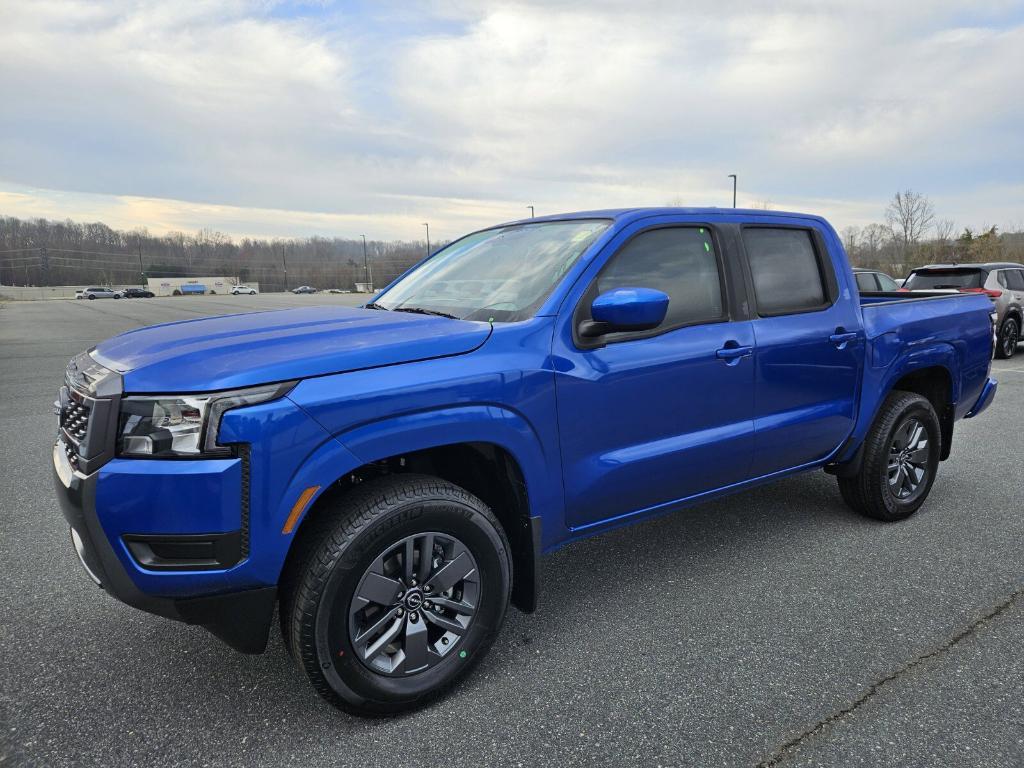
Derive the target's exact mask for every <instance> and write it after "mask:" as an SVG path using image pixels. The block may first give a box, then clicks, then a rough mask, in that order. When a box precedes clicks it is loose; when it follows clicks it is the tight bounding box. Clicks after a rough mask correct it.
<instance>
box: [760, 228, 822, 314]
mask: <svg viewBox="0 0 1024 768" xmlns="http://www.w3.org/2000/svg"><path fill="white" fill-rule="evenodd" d="M743 244H744V245H745V246H746V251H747V259H748V261H749V262H750V274H751V277H753V279H754V296H755V297H756V299H757V310H758V312H759V313H760V314H762V315H785V314H790V313H794V312H806V311H809V310H814V309H822V308H824V307H825V306H827V304H828V298H827V291H826V290H825V281H824V279H823V275H822V264H821V263H819V261H818V255H817V253H816V251H815V249H814V242H813V241H812V240H811V233H810V232H808V231H807V230H805V229H781V228H771V227H745V228H744V229H743Z"/></svg>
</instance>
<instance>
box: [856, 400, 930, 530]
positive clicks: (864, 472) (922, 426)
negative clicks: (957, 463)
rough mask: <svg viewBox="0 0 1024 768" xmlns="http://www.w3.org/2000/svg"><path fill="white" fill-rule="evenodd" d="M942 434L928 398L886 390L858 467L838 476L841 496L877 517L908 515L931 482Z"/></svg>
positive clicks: (857, 509) (887, 517)
mask: <svg viewBox="0 0 1024 768" xmlns="http://www.w3.org/2000/svg"><path fill="white" fill-rule="evenodd" d="M941 439H942V438H941V432H940V428H939V419H938V417H937V416H936V415H935V409H934V408H932V404H931V403H930V402H929V401H928V400H926V399H925V398H923V397H921V396H920V395H917V394H914V393H912V392H899V391H896V392H890V393H889V396H888V397H887V398H886V399H885V402H884V403H883V404H882V407H881V409H880V410H879V413H878V416H877V417H876V418H875V422H874V424H872V425H871V430H870V431H869V432H868V434H867V437H865V439H864V447H863V452H864V455H863V460H862V463H861V468H860V472H859V473H858V474H857V475H855V476H853V477H839V478H837V479H838V480H839V491H840V493H841V494H842V497H843V500H844V501H845V502H846V503H847V504H848V505H849V506H850V507H851V508H852V509H854V510H855V511H857V512H860V513H861V514H862V515H866V516H868V517H873V518H875V519H876V520H884V521H885V522H893V521H896V520H903V519H905V518H907V517H910V516H911V515H912V514H914V513H915V512H916V511H917V510H918V509H919V508H920V506H921V505H922V504H924V501H925V499H926V498H928V494H929V493H930V492H931V488H932V484H933V483H934V482H935V474H936V472H937V471H938V468H939V453H940V444H941Z"/></svg>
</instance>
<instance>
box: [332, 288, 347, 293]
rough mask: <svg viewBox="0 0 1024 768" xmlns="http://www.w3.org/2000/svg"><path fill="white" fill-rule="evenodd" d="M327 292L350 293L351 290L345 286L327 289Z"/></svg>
mask: <svg viewBox="0 0 1024 768" xmlns="http://www.w3.org/2000/svg"><path fill="white" fill-rule="evenodd" d="M327 292H328V293H352V291H350V290H347V289H345V288H331V289H329V290H328V291H327Z"/></svg>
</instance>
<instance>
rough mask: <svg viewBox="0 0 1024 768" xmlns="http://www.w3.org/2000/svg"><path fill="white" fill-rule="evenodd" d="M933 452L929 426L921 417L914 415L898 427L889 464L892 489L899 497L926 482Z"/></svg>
mask: <svg viewBox="0 0 1024 768" xmlns="http://www.w3.org/2000/svg"><path fill="white" fill-rule="evenodd" d="M930 453H931V446H930V445H929V441H928V430H926V429H925V427H924V424H922V423H921V422H920V421H919V420H918V419H916V418H913V417H911V418H909V419H907V420H906V421H904V422H903V423H902V424H900V425H899V426H898V427H897V428H896V431H895V433H894V434H893V438H892V444H891V445H890V447H889V463H888V467H887V474H888V479H889V489H890V490H891V491H892V493H893V495H894V496H895V497H896V498H898V499H900V500H901V501H905V500H906V499H909V498H910V497H911V496H914V495H915V494H916V493H917V492H918V490H919V489H920V488H921V487H922V486H923V484H924V480H925V478H926V477H927V475H928V458H929V455H930Z"/></svg>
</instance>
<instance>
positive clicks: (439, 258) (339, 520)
mask: <svg viewBox="0 0 1024 768" xmlns="http://www.w3.org/2000/svg"><path fill="white" fill-rule="evenodd" d="M992 312H993V307H992V303H991V301H990V300H989V298H988V297H987V296H984V295H978V294H962V295H949V294H941V295H937V296H930V295H927V294H920V293H896V292H894V293H877V294H859V293H858V291H857V287H856V283H855V281H854V276H853V273H852V271H851V268H850V265H849V264H848V263H847V260H846V256H845V253H844V251H843V249H842V246H841V244H840V241H839V238H838V237H837V236H836V233H835V232H834V231H833V229H832V227H831V226H829V224H828V223H827V222H826V221H824V220H823V219H821V218H819V217H816V216H809V215H802V214H791V213H776V212H765V211H743V210H731V209H725V210H723V209H657V208H654V209H650V208H643V209H630V210H609V211H592V212H586V213H577V214H570V215H564V216H552V217H548V218H538V219H530V220H528V221H523V222H516V223H511V224H505V225H501V226H497V227H493V228H490V229H485V230H483V231H480V232H475V233H473V234H470V235H467V236H466V237H464V238H462V239H460V240H457V241H455V242H453V243H452V244H451V245H448V246H447V247H445V248H444V249H442V250H440V251H439V252H437V253H435V254H433V255H432V256H430V257H429V258H427V259H425V260H424V261H423V262H421V263H420V264H418V265H416V266H415V267H413V268H412V269H410V270H409V271H408V272H407V273H406V274H404V275H402V276H401V277H399V278H398V279H397V280H396V281H395V282H394V283H392V284H391V285H390V286H388V287H387V288H386V289H385V290H384V291H383V292H381V293H380V294H379V295H378V296H376V297H375V298H374V299H373V301H372V302H370V303H369V304H367V305H365V307H361V308H339V307H333V306H309V307H304V308H297V309H289V310H283V311H274V312H250V313H245V314H237V315H230V316H226V317H216V318H207V319H201V320H189V321H185V322H177V323H169V324H166V325H159V326H154V327H151V328H142V329H139V330H134V331H130V332H128V333H125V334H122V335H120V336H117V337H115V338H113V339H109V340H107V341H104V342H103V343H101V344H99V345H97V346H96V347H95V348H93V349H91V350H89V351H88V352H83V353H82V354H80V355H79V356H77V357H76V358H74V359H73V360H72V361H71V362H70V363H69V365H68V368H67V373H66V380H65V382H64V385H63V386H62V387H61V389H60V396H59V401H58V403H57V404H56V407H57V410H58V412H59V417H58V418H59V430H58V437H57V441H56V444H55V446H54V449H53V464H54V474H55V485H56V489H57V494H58V496H59V499H60V504H61V507H62V510H63V513H64V515H65V517H66V518H67V521H68V523H69V525H70V528H71V538H72V540H73V543H74V546H75V548H76V550H77V552H78V555H79V557H80V559H81V561H82V563H83V565H84V566H85V569H86V571H87V572H88V573H89V575H90V576H91V578H92V579H93V580H94V581H96V583H98V584H99V585H100V586H102V587H103V589H104V590H106V591H107V592H109V593H110V594H112V595H114V596H115V597H117V598H118V599H120V600H122V601H124V602H126V603H128V604H129V605H133V606H135V607H138V608H141V609H143V610H146V611H150V612H152V613H155V614H159V615H161V616H166V617H170V618H173V619H178V620H181V621H185V622H188V623H192V624H199V625H203V626H205V627H207V628H208V629H209V630H211V631H212V632H213V633H214V634H216V635H217V636H218V637H220V638H221V639H223V640H224V641H226V642H227V643H228V644H230V645H231V646H232V647H234V648H236V649H238V650H239V651H243V652H247V653H259V652H262V651H263V650H264V648H265V647H266V644H267V640H268V635H269V631H270V628H271V623H272V617H273V615H274V611H275V608H277V609H278V612H279V617H280V624H281V630H282V633H283V636H284V642H285V645H286V646H287V647H288V649H289V651H290V653H291V654H292V656H293V657H294V658H295V660H296V661H297V662H298V665H299V666H300V667H301V668H302V669H303V670H304V671H305V673H306V675H308V677H309V679H310V681H311V682H312V684H313V686H314V687H315V689H316V690H317V691H318V692H319V693H320V694H322V695H323V696H324V697H325V698H326V699H328V700H329V701H331V702H332V703H334V704H335V705H336V706H338V707H341V708H342V709H345V710H347V711H349V712H354V713H358V714H367V715H373V714H386V713H392V712H397V711H401V710H404V709H409V708H412V707H415V706H419V705H422V704H424V703H425V702H427V701H429V700H431V699H432V698H434V697H436V696H437V695H439V694H440V693H441V692H443V691H445V690H446V689H448V688H449V687H450V686H452V685H453V684H454V683H455V682H456V681H457V680H459V679H460V678H461V677H462V676H463V675H465V674H466V673H467V671H468V670H469V669H471V668H472V666H473V665H474V663H475V662H477V661H478V660H479V659H480V658H481V657H482V656H483V655H484V653H485V652H486V651H487V649H488V647H489V646H490V645H491V643H492V641H493V640H494V638H495V635H496V633H497V632H498V631H499V628H500V627H501V625H502V621H503V619H504V617H505V613H506V609H507V607H508V606H509V604H510V603H511V604H513V605H515V606H517V607H518V608H520V609H521V610H523V611H527V612H530V611H533V610H534V609H535V607H536V604H537V593H538V589H539V585H538V583H537V582H538V576H537V574H538V560H539V558H540V556H541V555H542V554H543V553H545V552H550V551H551V550H554V549H556V548H558V547H560V546H562V545H563V544H565V543H567V542H570V541H573V540H575V539H579V538H582V537H585V536H590V535H593V534H598V533H601V532H602V531H607V530H609V529H612V528H615V527H618V526H623V525H629V524H631V523H636V522H640V521H642V520H646V519H648V518H650V517H652V516H655V515H660V514H663V513H666V512H670V511H673V510H677V509H679V508H681V507H685V506H687V505H689V504H692V503H695V502H698V501H701V500H704V499H710V498H714V497H717V496H721V495H723V494H727V493H734V492H736V491H741V490H744V489H746V488H750V487H752V486H754V485H757V484H759V483H764V482H767V481H771V480H774V479H776V478H780V477H784V476H787V475H791V474H793V473H796V472H803V471H807V470H817V469H824V471H826V472H829V473H831V474H833V475H835V476H836V477H837V478H838V482H839V489H840V491H841V493H842V497H843V499H844V500H845V501H846V502H847V504H849V506H850V507H852V508H853V509H854V510H856V511H857V512H859V513H862V514H864V515H867V516H870V517H872V518H875V519H878V520H882V521H894V520H901V519H903V518H906V517H908V516H909V515H911V514H913V513H914V512H915V511H916V510H917V509H918V508H919V507H920V506H921V505H922V504H923V503H924V501H925V499H926V497H927V496H928V493H929V491H930V490H931V488H932V484H933V482H934V481H935V476H936V472H937V470H938V466H939V462H940V461H942V460H944V459H946V458H947V457H948V456H949V453H950V446H951V444H952V440H953V433H954V423H955V422H956V421H957V420H958V419H961V418H970V417H972V416H975V415H977V414H979V413H980V412H981V411H983V410H984V409H985V408H986V407H987V406H988V405H989V403H990V402H991V401H992V398H993V396H994V394H995V391H996V382H995V381H994V380H993V379H992V378H990V372H991V370H990V366H991V359H992V354H993V349H994V334H993V320H992Z"/></svg>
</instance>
